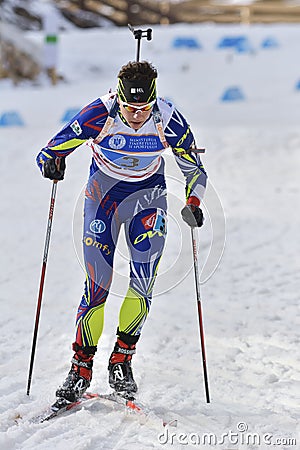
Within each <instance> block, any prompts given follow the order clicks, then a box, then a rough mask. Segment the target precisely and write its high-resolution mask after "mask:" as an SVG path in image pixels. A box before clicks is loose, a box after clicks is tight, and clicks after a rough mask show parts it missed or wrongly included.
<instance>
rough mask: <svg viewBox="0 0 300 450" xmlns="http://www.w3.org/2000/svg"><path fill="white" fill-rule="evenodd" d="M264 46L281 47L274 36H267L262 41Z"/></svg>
mask: <svg viewBox="0 0 300 450" xmlns="http://www.w3.org/2000/svg"><path fill="white" fill-rule="evenodd" d="M261 46H262V48H277V47H279V44H278V41H277V40H276V39H275V38H273V37H267V38H266V39H264V40H263V41H262V43H261Z"/></svg>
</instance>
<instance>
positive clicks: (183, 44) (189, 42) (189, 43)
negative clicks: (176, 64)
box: [172, 37, 202, 49]
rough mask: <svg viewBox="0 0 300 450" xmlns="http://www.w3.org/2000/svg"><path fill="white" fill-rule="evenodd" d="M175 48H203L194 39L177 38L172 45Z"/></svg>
mask: <svg viewBox="0 0 300 450" xmlns="http://www.w3.org/2000/svg"><path fill="white" fill-rule="evenodd" d="M172 47H173V48H192V49H200V48H202V46H201V44H200V42H199V41H198V40H197V39H195V38H193V37H176V38H175V39H174V40H173V43H172Z"/></svg>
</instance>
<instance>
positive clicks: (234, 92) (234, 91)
mask: <svg viewBox="0 0 300 450" xmlns="http://www.w3.org/2000/svg"><path fill="white" fill-rule="evenodd" d="M240 100H245V96H244V94H243V91H242V90H241V89H240V88H239V87H238V86H232V87H229V88H227V89H226V90H225V91H224V94H223V95H222V97H221V101H222V102H235V101H240Z"/></svg>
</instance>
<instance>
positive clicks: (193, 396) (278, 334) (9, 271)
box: [0, 25, 300, 450]
mask: <svg viewBox="0 0 300 450" xmlns="http://www.w3.org/2000/svg"><path fill="white" fill-rule="evenodd" d="M240 34H244V35H246V36H248V38H249V40H250V42H251V44H252V50H251V52H246V53H236V52H234V51H229V50H220V49H217V44H218V42H219V41H220V39H221V38H222V37H223V36H225V35H230V36H231V35H240ZM29 36H30V38H31V39H32V40H33V41H35V42H37V43H39V42H42V36H41V35H40V34H34V33H31V34H29ZM177 36H185V37H189V36H192V37H194V38H197V39H198V40H199V42H201V45H202V48H201V49H198V50H192V49H173V48H172V42H173V39H174V37H177ZM268 37H272V38H274V39H276V41H277V42H278V47H277V48H270V49H263V48H262V46H261V43H262V41H263V40H264V39H266V38H268ZM60 42H61V48H60V64H59V72H60V73H61V74H63V75H64V77H65V82H63V83H61V84H59V85H58V86H56V87H52V86H50V85H49V84H48V82H47V81H46V80H45V79H41V80H40V81H39V83H38V84H37V85H36V86H30V85H28V84H26V83H25V84H24V85H20V86H18V87H13V86H12V85H11V84H10V83H9V82H8V81H3V82H1V84H0V114H3V112H5V111H18V112H19V114H21V116H22V118H23V120H24V122H25V126H24V127H1V128H0V142H1V149H2V151H1V169H0V170H1V177H0V179H1V192H2V198H1V202H0V210H1V223H2V225H1V227H2V228H1V250H2V251H1V261H2V270H1V293H0V296H1V318H0V326H1V334H2V343H1V348H0V355H1V358H0V366H1V380H0V394H1V403H0V418H1V419H0V420H1V422H0V423H1V424H0V427H1V437H0V448H1V449H5V450H9V449H43V450H44V449H47V450H48V449H49V450H50V449H53V448H55V449H56V450H60V449H65V448H68V447H69V448H73V449H78V450H79V449H80V450H81V449H90V450H94V449H106V450H108V449H119V450H129V449H131V450H135V449H136V450H141V449H142V450H143V449H160V448H170V449H171V448H176V449H181V448H184V449H186V448H200V445H196V444H197V439H198V441H199V440H200V442H203V439H204V434H205V433H211V436H210V438H211V439H215V440H216V442H214V441H213V440H211V441H210V444H207V445H203V446H201V448H212V449H224V450H225V449H227V450H229V449H230V450H236V449H244V448H246V449H254V448H271V447H272V448H276V449H281V450H282V449H293V448H295V449H296V448H297V445H298V448H299V442H300V437H299V428H297V427H298V423H299V396H298V398H297V395H299V328H300V327H299V325H300V321H299V292H300V281H299V273H300V262H299V254H300V239H299V225H300V223H299V222H300V219H299V211H298V207H299V191H300V183H299V162H300V153H299V146H300V131H299V119H300V90H297V89H296V85H297V83H298V81H299V78H300V68H299V61H298V60H299V50H300V48H299V47H300V30H299V27H298V26H284V25H280V26H279V25H274V26H251V27H239V26H214V25H201V26H200V25H199V26H190V25H189V26H185V25H178V26H170V27H166V28H162V27H161V28H159V27H158V28H154V39H153V41H151V42H143V43H142V55H143V57H144V58H146V59H150V60H151V61H152V62H153V63H154V64H155V65H156V66H157V67H158V69H159V74H160V75H159V91H160V94H161V95H163V96H165V97H168V98H170V99H172V100H173V101H174V102H175V104H176V105H177V106H178V107H179V108H180V110H181V111H182V112H183V113H184V114H185V115H186V116H187V117H188V119H189V121H190V123H191V125H192V128H193V130H194V132H195V134H196V137H197V142H198V145H199V146H204V147H205V148H206V154H205V156H204V157H203V161H204V164H205V167H206V169H207V171H208V173H209V177H210V187H209V190H210V192H211V193H210V194H209V195H208V196H207V198H206V202H205V211H206V217H207V220H206V223H205V226H204V227H203V228H202V229H201V230H200V233H199V242H200V244H199V260H200V264H201V266H203V264H204V261H205V259H207V261H208V262H209V261H210V260H211V256H210V254H209V252H210V248H211V244H212V243H211V240H212V236H213V240H215V241H216V243H213V244H212V249H213V248H217V253H218V255H217V256H218V257H220V256H221V253H222V248H223V239H222V237H223V231H224V229H223V227H224V218H222V214H220V208H221V204H222V205H223V208H224V215H225V217H226V246H225V252H224V255H223V258H222V259H221V262H220V265H219V267H218V268H217V270H216V271H215V273H214V274H213V276H211V277H210V278H209V276H207V277H204V276H203V274H202V275H201V279H202V281H205V280H204V279H206V278H209V280H208V281H207V282H206V283H204V282H203V283H202V286H201V294H202V307H203V315H204V326H205V336H206V352H207V364H208V373H209V384H210V393H211V403H210V404H206V403H205V397H204V388H203V375H202V362H201V355H200V350H199V330H198V322H197V309H196V298H195V287H194V278H193V271H192V253H191V243H190V231H189V229H188V227H186V226H185V224H183V223H182V222H181V220H180V215H179V211H180V208H181V207H182V206H183V201H184V186H183V182H182V178H181V175H180V173H179V171H178V169H177V168H176V167H175V166H174V162H173V161H172V157H171V155H167V156H166V159H167V171H168V184H169V187H170V190H171V191H172V192H170V197H169V204H170V221H169V235H168V241H167V248H166V254H165V256H164V259H163V261H162V264H161V269H160V275H159V278H158V282H157V288H156V292H157V294H158V295H157V297H156V298H155V299H154V300H153V305H152V310H151V313H150V315H149V318H148V321H147V323H146V325H145V327H144V330H143V336H142V339H141V341H140V343H139V346H138V350H137V354H136V355H135V357H134V366H133V368H134V373H135V377H136V380H137V382H138V384H139V399H140V401H141V402H143V403H144V404H145V405H148V406H149V407H150V408H151V410H152V418H151V419H149V420H148V422H147V423H143V422H142V421H141V420H139V418H137V417H130V416H129V417H128V416H126V415H125V414H124V413H123V411H120V410H117V409H112V408H110V407H109V406H107V405H104V404H101V403H100V402H96V403H94V404H93V405H92V406H91V407H90V408H88V407H86V408H83V409H82V410H80V411H78V412H76V413H73V414H71V415H69V416H65V417H61V418H57V419H56V420H54V421H51V422H49V423H43V424H40V425H37V424H31V423H29V421H28V419H29V418H30V417H31V416H33V415H35V414H37V413H39V412H40V411H41V410H42V409H43V408H45V407H46V406H47V405H48V403H49V402H50V401H52V400H53V396H54V392H55V389H56V387H57V386H58V385H59V384H60V383H61V382H62V381H63V379H64V377H65V375H66V373H67V371H68V370H69V365H70V358H71V354H72V353H71V342H72V341H73V338H74V318H75V312H76V309H77V305H78V303H79V301H80V298H81V294H82V286H83V279H84V274H83V271H82V268H81V266H80V264H79V263H78V259H77V255H76V251H75V250H74V247H75V249H77V253H78V254H79V259H80V221H81V220H80V216H81V203H80V201H81V195H80V193H81V191H82V188H83V186H84V183H85V181H86V179H87V174H88V166H89V161H90V154H89V152H88V150H87V149H86V148H85V147H83V148H81V149H79V150H78V151H77V152H75V153H73V155H72V156H70V157H69V158H68V161H67V175H66V179H65V181H64V182H63V183H59V185H58V192H57V200H56V206H55V213H54V223H53V230H52V237H51V247H50V254H49V259H48V265H47V274H46V282H45V289H44V297H43V306H42V313H41V320H40V328H39V336H38V345H37V352H36V359H35V366H34V373H33V382H32V387H31V395H30V397H29V398H28V397H27V396H26V383H27V375H28V366H29V357H30V349H31V341H32V331H33V324H34V319H35V308H36V300H37V291H38V285H39V279H40V270H41V262H42V254H43V246H44V238H45V228H46V220H47V215H48V208H49V199H50V190H51V183H49V181H48V180H44V179H43V178H41V176H40V173H39V171H38V170H37V168H36V166H35V156H36V153H37V152H38V151H39V149H40V147H41V146H43V145H45V143H46V142H47V141H48V139H50V137H51V136H52V135H53V134H54V133H55V131H56V130H58V129H59V128H60V127H61V126H62V123H61V118H62V116H63V115H64V113H65V111H66V110H67V109H70V108H80V107H81V106H83V105H84V104H86V103H88V102H89V101H90V100H92V99H93V98H95V97H97V96H98V95H101V94H102V93H105V92H107V90H108V89H109V88H110V87H111V88H114V87H115V84H116V81H115V75H116V73H117V71H118V68H119V67H120V65H121V64H123V63H126V62H127V60H128V59H133V58H134V55H135V42H134V40H133V39H132V37H131V36H130V34H129V32H128V30H125V29H111V30H110V31H107V30H92V31H91V30H89V31H76V30H74V31H72V32H69V33H67V34H64V35H61V37H60ZM230 86H238V87H239V88H240V89H241V90H242V91H243V93H244V96H245V100H243V101H236V102H222V101H221V100H220V98H221V96H222V94H223V92H224V90H225V89H227V88H228V87H230ZM216 193H217V195H216ZM216 199H217V200H216ZM218 199H220V202H221V204H220V202H219V200H218ZM216 211H217V213H216ZM215 216H216V217H215ZM210 217H211V218H212V219H211V220H210V219H209V218H210ZM211 223H213V230H212V229H211ZM73 228H74V233H73ZM73 235H74V242H75V245H74V243H73ZM218 257H216V259H215V262H216V261H217V260H218ZM215 265H216V264H215ZM214 268H215V267H213V265H211V266H210V267H209V269H210V271H211V272H212V271H213V269H214ZM127 270H128V268H127V255H126V249H125V248H124V240H123V241H122V239H121V242H120V250H119V253H118V255H117V265H116V276H115V280H114V284H113V287H112V294H111V295H110V298H109V301H108V303H107V306H106V323H105V329H104V333H103V336H102V338H101V341H100V343H99V346H98V347H99V350H98V353H97V356H96V358H95V365H94V378H93V382H92V390H93V391H99V392H109V388H108V383H107V360H108V357H109V354H110V352H111V349H112V346H113V343H114V340H115V329H116V325H117V319H118V309H119V306H120V304H121V301H122V295H124V293H125V292H126V276H127ZM204 271H205V268H204ZM206 271H207V270H206ZM206 275H207V274H206ZM163 416H164V417H166V418H174V417H177V418H178V426H177V428H168V433H169V435H168V442H167V443H165V441H166V433H167V431H166V429H165V430H163V428H162V427H161V425H160V422H159V419H158V418H159V417H163ZM20 417H21V418H20ZM246 428H247V430H246ZM243 430H244V431H243ZM160 433H164V434H163V435H160ZM171 433H173V435H171ZM223 433H227V437H225V438H224V439H223V441H222V434H223ZM230 433H231V434H230ZM233 433H236V434H233ZM207 439H208V437H207ZM275 439H277V441H275ZM289 439H293V441H290V442H289V441H288V440H289ZM259 440H260V442H259ZM295 440H297V442H295ZM207 442H208V441H206V443H207ZM258 443H260V446H259V445H257V444H258ZM274 444H278V445H274Z"/></svg>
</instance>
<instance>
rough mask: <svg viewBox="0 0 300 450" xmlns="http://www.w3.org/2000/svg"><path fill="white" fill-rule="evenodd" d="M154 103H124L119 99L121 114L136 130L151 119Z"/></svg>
mask: <svg viewBox="0 0 300 450" xmlns="http://www.w3.org/2000/svg"><path fill="white" fill-rule="evenodd" d="M154 103H155V102H152V103H124V102H121V101H120V100H119V104H120V111H121V114H122V115H123V117H124V118H125V120H126V122H127V123H128V125H129V126H130V127H131V128H133V129H134V130H138V129H139V128H141V127H142V126H143V124H144V123H145V122H146V120H148V119H149V117H150V114H151V112H152V108H153V104H154Z"/></svg>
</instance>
